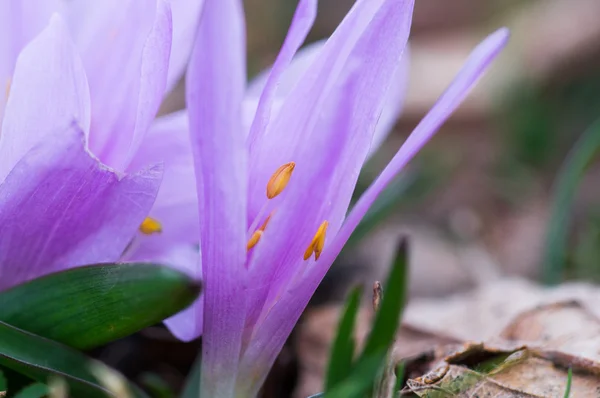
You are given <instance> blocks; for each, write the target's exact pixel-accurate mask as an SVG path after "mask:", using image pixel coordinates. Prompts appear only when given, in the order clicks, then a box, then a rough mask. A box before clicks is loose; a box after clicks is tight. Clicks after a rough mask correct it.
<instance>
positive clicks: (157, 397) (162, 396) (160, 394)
mask: <svg viewBox="0 0 600 398" xmlns="http://www.w3.org/2000/svg"><path fill="white" fill-rule="evenodd" d="M140 384H141V385H142V386H144V388H145V390H146V391H148V393H149V394H150V395H151V396H152V397H153V398H173V397H175V393H174V392H173V391H172V390H171V387H169V385H168V384H167V382H166V381H165V380H164V379H163V378H162V377H160V376H159V375H158V374H156V373H143V374H142V375H141V380H140Z"/></svg>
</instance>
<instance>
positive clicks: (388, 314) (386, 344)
mask: <svg viewBox="0 0 600 398" xmlns="http://www.w3.org/2000/svg"><path fill="white" fill-rule="evenodd" d="M407 271H408V244H407V241H406V239H402V240H401V242H400V244H399V245H398V250H397V252H396V257H395V260H394V264H393V265H392V269H391V271H390V274H389V276H388V279H387V281H386V283H385V284H384V285H383V288H384V292H385V293H384V295H383V300H382V301H381V306H380V307H379V311H377V315H376V316H375V321H374V322H373V327H372V329H371V333H370V334H369V337H368V339H367V343H366V344H365V348H364V350H363V352H362V354H361V359H364V358H369V357H372V356H373V355H375V354H378V353H380V352H382V351H383V352H387V350H388V349H389V348H390V346H391V345H392V344H393V342H394V338H395V335H396V330H397V329H398V324H399V322H400V318H401V315H402V309H403V308H404V304H405V301H406V283H407ZM359 361H360V360H359Z"/></svg>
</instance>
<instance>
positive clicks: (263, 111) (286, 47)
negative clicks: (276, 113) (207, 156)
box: [248, 0, 317, 150]
mask: <svg viewBox="0 0 600 398" xmlns="http://www.w3.org/2000/svg"><path fill="white" fill-rule="evenodd" d="M316 16H317V1H316V0H300V2H299V3H298V7H297V8H296V12H295V13H294V18H293V19H292V24H291V26H290V29H289V31H288V33H287V35H286V38H285V41H284V43H283V46H282V47H281V50H280V51H279V54H278V55H277V59H276V60H275V63H274V64H273V67H272V68H271V70H270V71H269V76H268V77H267V78H266V79H265V84H264V87H263V90H262V91H261V94H260V99H259V102H258V108H257V110H256V114H255V117H254V122H253V123H252V127H251V128H250V133H249V136H248V142H249V147H250V150H252V147H253V146H254V142H255V140H256V139H257V138H258V136H259V135H260V134H264V132H265V129H266V127H267V124H269V120H270V119H271V110H272V107H273V102H274V100H275V97H276V95H277V88H278V86H279V84H280V82H281V80H283V75H284V73H285V71H286V69H287V68H288V66H289V65H290V63H291V62H292V58H293V57H294V55H295V54H296V51H298V49H299V48H300V46H301V45H302V43H304V40H305V39H306V35H307V34H308V32H309V31H310V28H311V27H312V25H313V23H314V21H315V17H316Z"/></svg>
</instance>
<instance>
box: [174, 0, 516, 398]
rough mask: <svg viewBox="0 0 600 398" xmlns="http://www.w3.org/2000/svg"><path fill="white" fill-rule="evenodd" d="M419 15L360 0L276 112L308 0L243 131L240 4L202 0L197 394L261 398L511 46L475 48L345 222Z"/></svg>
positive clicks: (192, 97) (390, 2)
mask: <svg viewBox="0 0 600 398" xmlns="http://www.w3.org/2000/svg"><path fill="white" fill-rule="evenodd" d="M413 6H414V0H358V1H357V2H356V4H355V5H354V7H353V8H352V10H351V11H350V12H349V13H348V15H347V16H346V17H345V18H344V20H343V22H342V23H341V24H340V26H339V27H338V28H337V29H336V31H335V32H334V33H333V35H332V36H331V37H330V38H329V40H328V41H327V43H326V44H325V46H324V47H323V48H322V49H321V50H320V51H319V53H318V54H317V56H316V57H315V59H314V61H313V62H312V63H311V64H310V65H309V66H308V67H307V68H306V70H305V72H304V73H303V75H302V76H301V77H299V78H298V80H297V82H296V84H294V85H293V87H292V88H291V89H290V90H289V93H287V96H285V98H284V99H283V102H282V103H281V104H279V105H278V106H275V104H274V99H275V98H277V92H278V89H279V84H280V82H281V79H282V76H283V75H284V74H285V71H286V69H287V67H288V65H289V63H290V61H291V59H292V57H293V55H294V53H295V52H296V50H297V49H298V47H299V46H300V45H301V44H302V42H303V41H304V39H305V37H306V34H307V32H308V30H309V28H310V26H311V23H312V20H313V18H314V13H315V9H316V0H301V1H300V4H299V6H298V10H297V12H296V15H295V17H294V20H293V22H292V25H291V27H290V30H289V33H288V35H287V38H286V40H285V42H284V45H283V48H282V49H281V52H280V54H279V56H278V58H277V60H276V62H275V65H274V66H273V68H272V69H271V72H270V75H269V77H268V80H267V81H266V84H265V85H264V88H263V90H262V94H261V96H260V102H259V105H258V109H257V111H256V114H255V116H254V119H253V122H252V126H251V128H250V131H249V133H247V132H246V131H245V130H244V128H243V122H242V102H243V98H244V93H245V84H246V81H245V48H244V20H243V10H242V5H241V1H240V0H206V2H205V4H204V9H203V14H202V19H201V21H200V24H199V30H198V36H197V39H196V40H197V41H196V44H195V47H194V49H193V52H192V57H191V61H190V65H189V68H188V75H187V104H188V112H189V123H190V131H191V139H192V149H193V155H194V159H195V166H196V178H197V188H198V201H199V215H200V242H201V244H200V248H201V268H202V277H203V280H204V286H205V290H204V303H203V304H204V307H203V308H201V305H200V304H197V305H196V308H195V310H196V311H197V312H196V318H194V317H193V316H191V315H193V314H190V312H188V314H189V315H190V319H189V322H195V323H196V324H200V323H201V322H203V348H202V367H201V369H202V373H201V395H202V396H207V397H223V398H229V397H234V396H238V397H252V396H255V395H256V394H257V391H258V389H259V388H260V386H261V384H262V383H263V381H264V379H265V377H266V375H267V373H268V371H269V369H270V367H271V366H272V364H273V362H274V360H275V358H276V356H277V354H278V353H279V351H280V350H281V348H282V346H283V344H284V342H285V340H286V339H287V337H288V336H289V334H290V332H291V330H292V328H293V327H294V325H295V323H296V322H297V320H298V318H299V317H300V314H301V312H302V311H303V309H304V308H305V306H306V305H307V303H308V301H309V299H310V297H311V296H312V294H313V292H314V291H315V289H316V287H317V285H318V284H319V282H320V281H321V279H322V278H323V276H324V275H325V273H326V271H327V270H328V268H329V267H330V265H331V264H332V262H333V261H334V259H335V258H336V256H337V255H338V254H339V252H340V250H341V249H342V247H343V246H344V244H345V242H346V241H347V239H348V238H349V236H350V234H351V233H352V231H353V230H354V228H355V227H356V225H357V224H358V222H359V221H360V219H361V218H362V217H363V215H364V214H365V212H366V211H367V209H368V208H369V206H370V205H371V204H372V203H373V201H374V200H375V198H376V197H377V195H378V194H379V193H380V192H381V191H382V190H383V189H384V187H385V186H386V185H387V184H388V183H389V182H390V181H391V180H392V179H393V178H394V176H396V175H397V174H398V172H399V171H400V170H401V169H402V168H403V167H404V165H405V164H406V163H407V162H408V161H409V160H410V159H411V158H412V157H413V156H414V155H415V154H416V153H417V152H418V151H419V149H420V148H421V147H422V146H423V145H424V144H425V142H427V141H428V140H429V139H430V138H431V136H432V135H433V134H434V133H435V132H436V130H438V128H439V127H440V126H441V124H442V123H443V122H444V121H445V120H446V119H447V118H448V117H449V116H450V114H451V113H452V112H453V111H454V110H455V109H456V108H457V107H458V105H459V104H460V102H461V101H462V100H463V99H464V97H465V96H466V95H467V93H468V91H469V90H470V89H471V87H472V86H473V85H474V84H475V82H476V81H477V79H478V78H479V77H480V76H481V75H482V73H483V72H484V71H485V69H486V68H487V66H488V64H489V63H490V62H491V61H492V60H493V59H494V58H495V56H496V55H497V54H498V52H499V51H500V49H501V48H502V47H503V46H504V45H505V43H506V41H507V37H508V32H507V30H506V29H501V30H499V31H497V32H496V33H494V34H492V35H491V36H490V37H488V38H487V39H486V40H485V41H484V42H483V43H481V44H480V45H479V46H478V47H477V48H476V49H475V50H474V51H473V53H472V54H471V55H470V57H469V58H468V60H467V62H466V64H465V65H464V67H463V68H462V70H461V71H460V72H459V74H458V75H457V77H456V78H455V80H454V81H453V82H452V84H451V85H450V87H449V88H448V89H447V90H446V92H445V93H444V94H443V95H442V96H441V97H440V99H439V100H438V102H437V103H436V104H435V105H434V106H433V108H432V109H431V110H430V112H429V113H428V114H427V115H426V116H425V118H424V119H423V120H422V121H421V123H419V125H418V126H417V127H416V128H415V130H414V131H413V133H412V134H411V135H410V137H409V138H408V139H407V140H406V142H405V143H404V145H402V147H401V148H400V150H399V151H398V153H397V154H396V156H395V157H394V158H393V159H392V161H391V162H390V163H389V164H388V166H387V167H386V168H385V169H384V171H383V172H382V173H381V175H380V176H379V177H378V178H377V179H376V180H375V182H374V183H373V184H372V185H371V187H370V188H369V189H368V190H367V191H366V192H365V193H364V194H363V196H362V197H361V198H360V200H359V201H358V203H357V204H356V205H355V206H354V208H353V209H352V210H351V211H350V213H349V214H346V213H347V209H348V206H349V203H350V198H351V195H352V192H353V190H354V187H355V184H356V180H357V177H358V174H359V171H360V169H361V166H362V164H363V162H364V160H365V158H366V156H367V154H368V152H369V147H370V144H371V141H372V137H373V133H374V131H375V128H376V125H377V121H378V119H379V117H380V114H381V112H382V109H383V104H384V98H385V95H386V92H387V91H388V89H389V87H390V85H391V82H392V81H393V76H394V73H395V71H396V68H397V66H398V64H399V62H400V60H401V58H402V54H403V50H404V48H405V46H406V42H407V39H408V35H409V30H410V25H411V18H412V11H413ZM202 310H203V313H202ZM172 327H173V325H172Z"/></svg>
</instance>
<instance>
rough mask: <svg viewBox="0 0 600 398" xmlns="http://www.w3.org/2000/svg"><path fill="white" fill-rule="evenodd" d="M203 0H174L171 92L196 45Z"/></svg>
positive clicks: (172, 5)
mask: <svg viewBox="0 0 600 398" xmlns="http://www.w3.org/2000/svg"><path fill="white" fill-rule="evenodd" d="M203 4H204V1H203V0H172V1H171V9H172V11H173V46H172V48H171V58H170V59H169V73H168V76H167V88H166V91H167V92H169V91H171V90H172V89H173V87H175V85H176V84H177V82H178V81H179V79H181V76H182V75H183V73H184V72H185V68H186V66H187V64H188V61H189V58H190V53H191V52H192V48H193V46H194V39H195V38H196V31H197V30H198V20H199V19H200V13H201V10H202V5H203Z"/></svg>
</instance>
